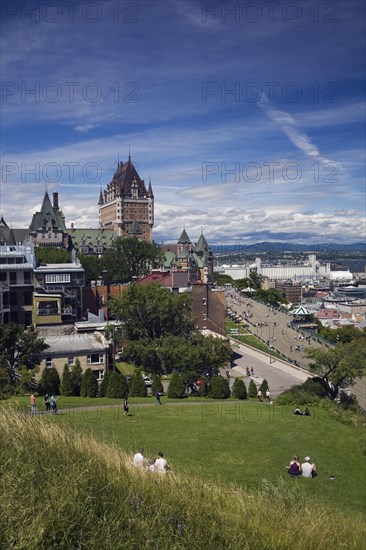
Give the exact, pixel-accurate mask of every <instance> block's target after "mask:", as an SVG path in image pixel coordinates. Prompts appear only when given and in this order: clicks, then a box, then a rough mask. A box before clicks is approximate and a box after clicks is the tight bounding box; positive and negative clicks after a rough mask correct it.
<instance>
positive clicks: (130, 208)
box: [98, 157, 154, 243]
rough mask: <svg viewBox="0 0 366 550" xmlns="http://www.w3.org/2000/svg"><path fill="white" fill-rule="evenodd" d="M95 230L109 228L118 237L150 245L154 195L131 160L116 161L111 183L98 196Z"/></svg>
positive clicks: (129, 158)
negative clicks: (144, 241)
mask: <svg viewBox="0 0 366 550" xmlns="http://www.w3.org/2000/svg"><path fill="white" fill-rule="evenodd" d="M98 205H99V227H100V229H113V230H114V231H115V233H116V234H117V235H118V236H119V237H137V238H138V239H140V240H146V241H148V242H150V243H151V242H152V234H151V232H152V228H153V225H154V195H153V191H152V186H151V182H149V186H148V189H146V187H145V182H144V180H142V179H141V178H140V176H139V174H138V173H137V170H136V168H135V167H134V165H133V163H132V161H131V157H128V161H127V162H125V163H123V162H119V163H118V166H117V169H116V171H115V173H114V176H113V179H112V181H111V182H110V183H109V184H108V185H107V188H106V189H105V190H104V191H101V192H100V195H99V202H98Z"/></svg>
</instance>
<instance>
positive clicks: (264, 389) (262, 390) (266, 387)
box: [259, 378, 268, 397]
mask: <svg viewBox="0 0 366 550" xmlns="http://www.w3.org/2000/svg"><path fill="white" fill-rule="evenodd" d="M259 389H260V391H261V392H262V396H263V397H265V396H266V391H267V390H268V382H267V380H266V379H265V378H263V382H262V384H261V385H260V387H259Z"/></svg>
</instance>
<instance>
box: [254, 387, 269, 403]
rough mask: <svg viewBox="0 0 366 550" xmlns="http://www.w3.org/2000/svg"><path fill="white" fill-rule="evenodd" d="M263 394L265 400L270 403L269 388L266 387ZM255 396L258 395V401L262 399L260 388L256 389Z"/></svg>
mask: <svg viewBox="0 0 366 550" xmlns="http://www.w3.org/2000/svg"><path fill="white" fill-rule="evenodd" d="M265 394H266V399H267V401H268V402H269V403H270V402H271V392H270V389H269V388H267V389H266V392H265ZM257 397H258V401H263V399H262V390H260V389H259V390H258V392H257Z"/></svg>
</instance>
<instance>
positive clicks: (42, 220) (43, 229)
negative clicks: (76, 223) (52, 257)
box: [28, 191, 70, 250]
mask: <svg viewBox="0 0 366 550" xmlns="http://www.w3.org/2000/svg"><path fill="white" fill-rule="evenodd" d="M28 234H29V237H30V238H31V240H32V242H33V244H34V246H35V247H36V248H38V247H47V248H64V249H66V250H69V248H70V242H69V235H68V233H67V229H66V225H65V216H64V215H63V213H62V211H61V210H60V207H59V204H58V193H56V192H55V193H53V203H51V200H50V197H49V195H48V193H47V191H46V193H45V194H44V197H43V202H42V206H41V210H40V212H36V213H35V214H33V218H32V221H31V224H30V226H29V230H28Z"/></svg>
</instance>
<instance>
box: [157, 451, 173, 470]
mask: <svg viewBox="0 0 366 550" xmlns="http://www.w3.org/2000/svg"><path fill="white" fill-rule="evenodd" d="M158 457H159V458H157V459H156V460H155V471H156V472H159V474H166V473H167V471H168V470H170V468H169V465H168V462H167V461H166V460H165V458H164V455H163V453H162V452H161V451H160V452H159V453H158Z"/></svg>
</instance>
